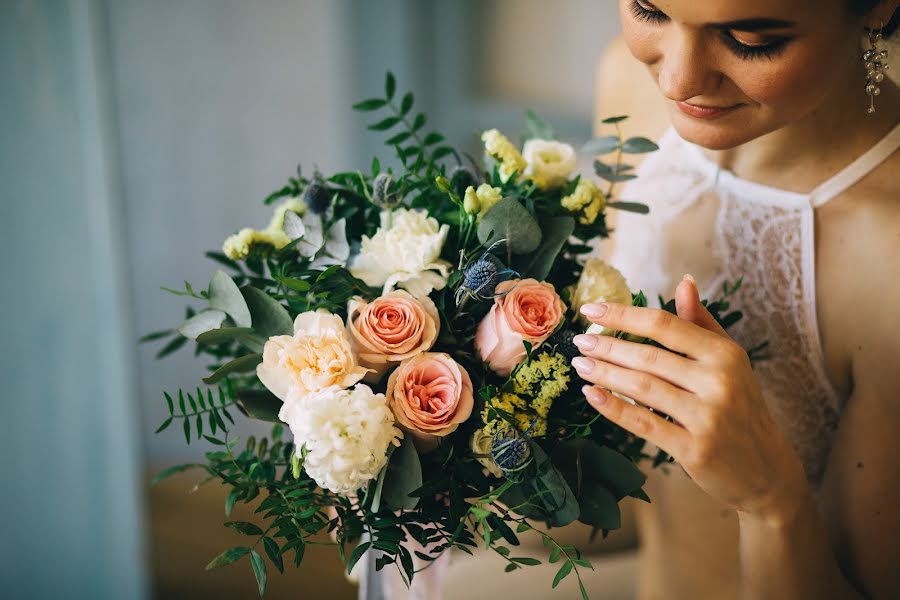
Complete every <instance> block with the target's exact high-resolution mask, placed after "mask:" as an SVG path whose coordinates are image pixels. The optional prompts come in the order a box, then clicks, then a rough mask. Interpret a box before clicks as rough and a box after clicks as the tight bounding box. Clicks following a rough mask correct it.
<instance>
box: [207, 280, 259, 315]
mask: <svg viewBox="0 0 900 600" xmlns="http://www.w3.org/2000/svg"><path fill="white" fill-rule="evenodd" d="M209 306H210V308H213V309H216V310H221V311H222V312H224V313H226V314H227V315H228V316H229V317H231V318H232V320H233V321H234V324H235V325H237V326H238V327H250V326H251V325H252V322H251V320H250V310H249V309H248V308H247V303H246V302H244V297H243V296H242V295H241V290H239V289H238V286H237V285H236V284H235V283H234V281H233V280H232V279H231V277H229V276H228V275H227V274H226V273H225V271H221V270H219V271H216V272H215V273H214V274H213V276H212V279H211V280H210V282H209Z"/></svg>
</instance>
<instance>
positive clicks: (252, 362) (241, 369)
mask: <svg viewBox="0 0 900 600" xmlns="http://www.w3.org/2000/svg"><path fill="white" fill-rule="evenodd" d="M261 362H262V354H247V355H245V356H241V357H240V358H236V359H234V360H233V361H231V362H229V363H225V364H224V365H222V366H221V367H219V369H218V370H217V371H216V372H215V373H213V374H212V375H209V376H208V377H204V378H203V383H206V384H208V385H212V384H213V383H218V382H219V381H221V380H222V379H224V378H225V377H226V376H227V375H230V374H231V373H247V372H249V371H254V370H256V365H258V364H259V363H261Z"/></svg>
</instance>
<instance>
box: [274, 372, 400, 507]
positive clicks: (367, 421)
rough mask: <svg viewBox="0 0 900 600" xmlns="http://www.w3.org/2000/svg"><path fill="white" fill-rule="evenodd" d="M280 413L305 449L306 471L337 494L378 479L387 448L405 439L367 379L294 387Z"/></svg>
mask: <svg viewBox="0 0 900 600" xmlns="http://www.w3.org/2000/svg"><path fill="white" fill-rule="evenodd" d="M278 418H279V419H281V420H282V421H284V422H285V423H287V424H288V426H289V427H290V428H291V433H293V434H294V444H295V445H296V447H297V454H298V456H299V455H300V453H301V451H302V449H303V448H305V449H306V458H305V460H304V462H303V468H304V470H305V471H306V473H307V474H308V475H309V476H310V477H312V479H313V480H314V481H315V482H316V483H317V484H318V485H319V486H320V487H322V488H325V489H328V490H331V491H332V492H334V493H335V494H342V495H347V494H350V493H352V492H355V491H356V490H358V489H359V488H361V487H363V486H364V485H365V484H366V482H368V481H370V480H372V479H375V478H376V477H377V476H378V473H379V471H381V469H382V468H383V467H384V465H385V463H387V451H388V447H389V446H390V445H391V444H394V445H395V446H399V445H400V440H401V439H402V438H403V432H401V431H400V430H399V429H398V428H397V427H395V426H394V415H393V414H392V413H391V411H390V409H389V408H388V405H387V400H386V399H385V397H384V394H376V393H374V392H373V391H372V388H370V387H369V386H367V385H364V384H359V385H357V386H356V387H354V388H353V389H349V390H347V389H341V388H339V387H331V388H326V389H323V390H319V391H317V392H310V393H305V394H301V393H299V391H297V390H292V391H291V394H290V395H289V398H288V401H287V402H285V403H284V404H283V405H282V407H281V411H280V412H279V413H278Z"/></svg>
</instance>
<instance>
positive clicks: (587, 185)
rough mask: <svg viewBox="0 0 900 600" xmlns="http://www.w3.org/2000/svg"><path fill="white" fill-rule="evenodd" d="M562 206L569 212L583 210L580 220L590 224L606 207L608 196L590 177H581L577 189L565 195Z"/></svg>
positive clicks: (584, 223)
mask: <svg viewBox="0 0 900 600" xmlns="http://www.w3.org/2000/svg"><path fill="white" fill-rule="evenodd" d="M560 204H562V207H563V208H565V209H566V210H568V211H569V212H581V215H580V216H579V217H578V222H579V223H581V224H582V225H590V224H592V223H593V222H594V221H596V220H597V217H598V216H599V215H600V213H601V212H602V211H603V209H604V208H605V207H606V197H605V196H604V195H603V192H601V191H600V189H599V188H598V187H597V186H596V185H594V182H592V181H590V180H588V179H584V178H582V179H579V180H578V185H577V186H575V191H574V192H572V193H571V194H569V195H568V196H565V197H564V198H563V199H562V200H561V201H560Z"/></svg>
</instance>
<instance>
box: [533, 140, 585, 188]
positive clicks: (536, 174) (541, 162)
mask: <svg viewBox="0 0 900 600" xmlns="http://www.w3.org/2000/svg"><path fill="white" fill-rule="evenodd" d="M522 155H523V157H524V158H525V160H526V161H527V162H528V167H527V168H526V169H525V176H526V177H528V178H529V179H531V180H532V181H534V184H535V185H536V186H538V187H539V188H540V189H542V190H545V191H546V190H552V189H557V188H561V187H563V186H564V185H566V183H567V182H568V181H569V177H570V176H571V175H572V173H573V172H574V171H575V162H576V156H575V149H574V148H572V146H570V145H569V144H563V143H562V142H553V141H549V140H541V139H531V140H528V141H527V142H525V147H524V148H522Z"/></svg>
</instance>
